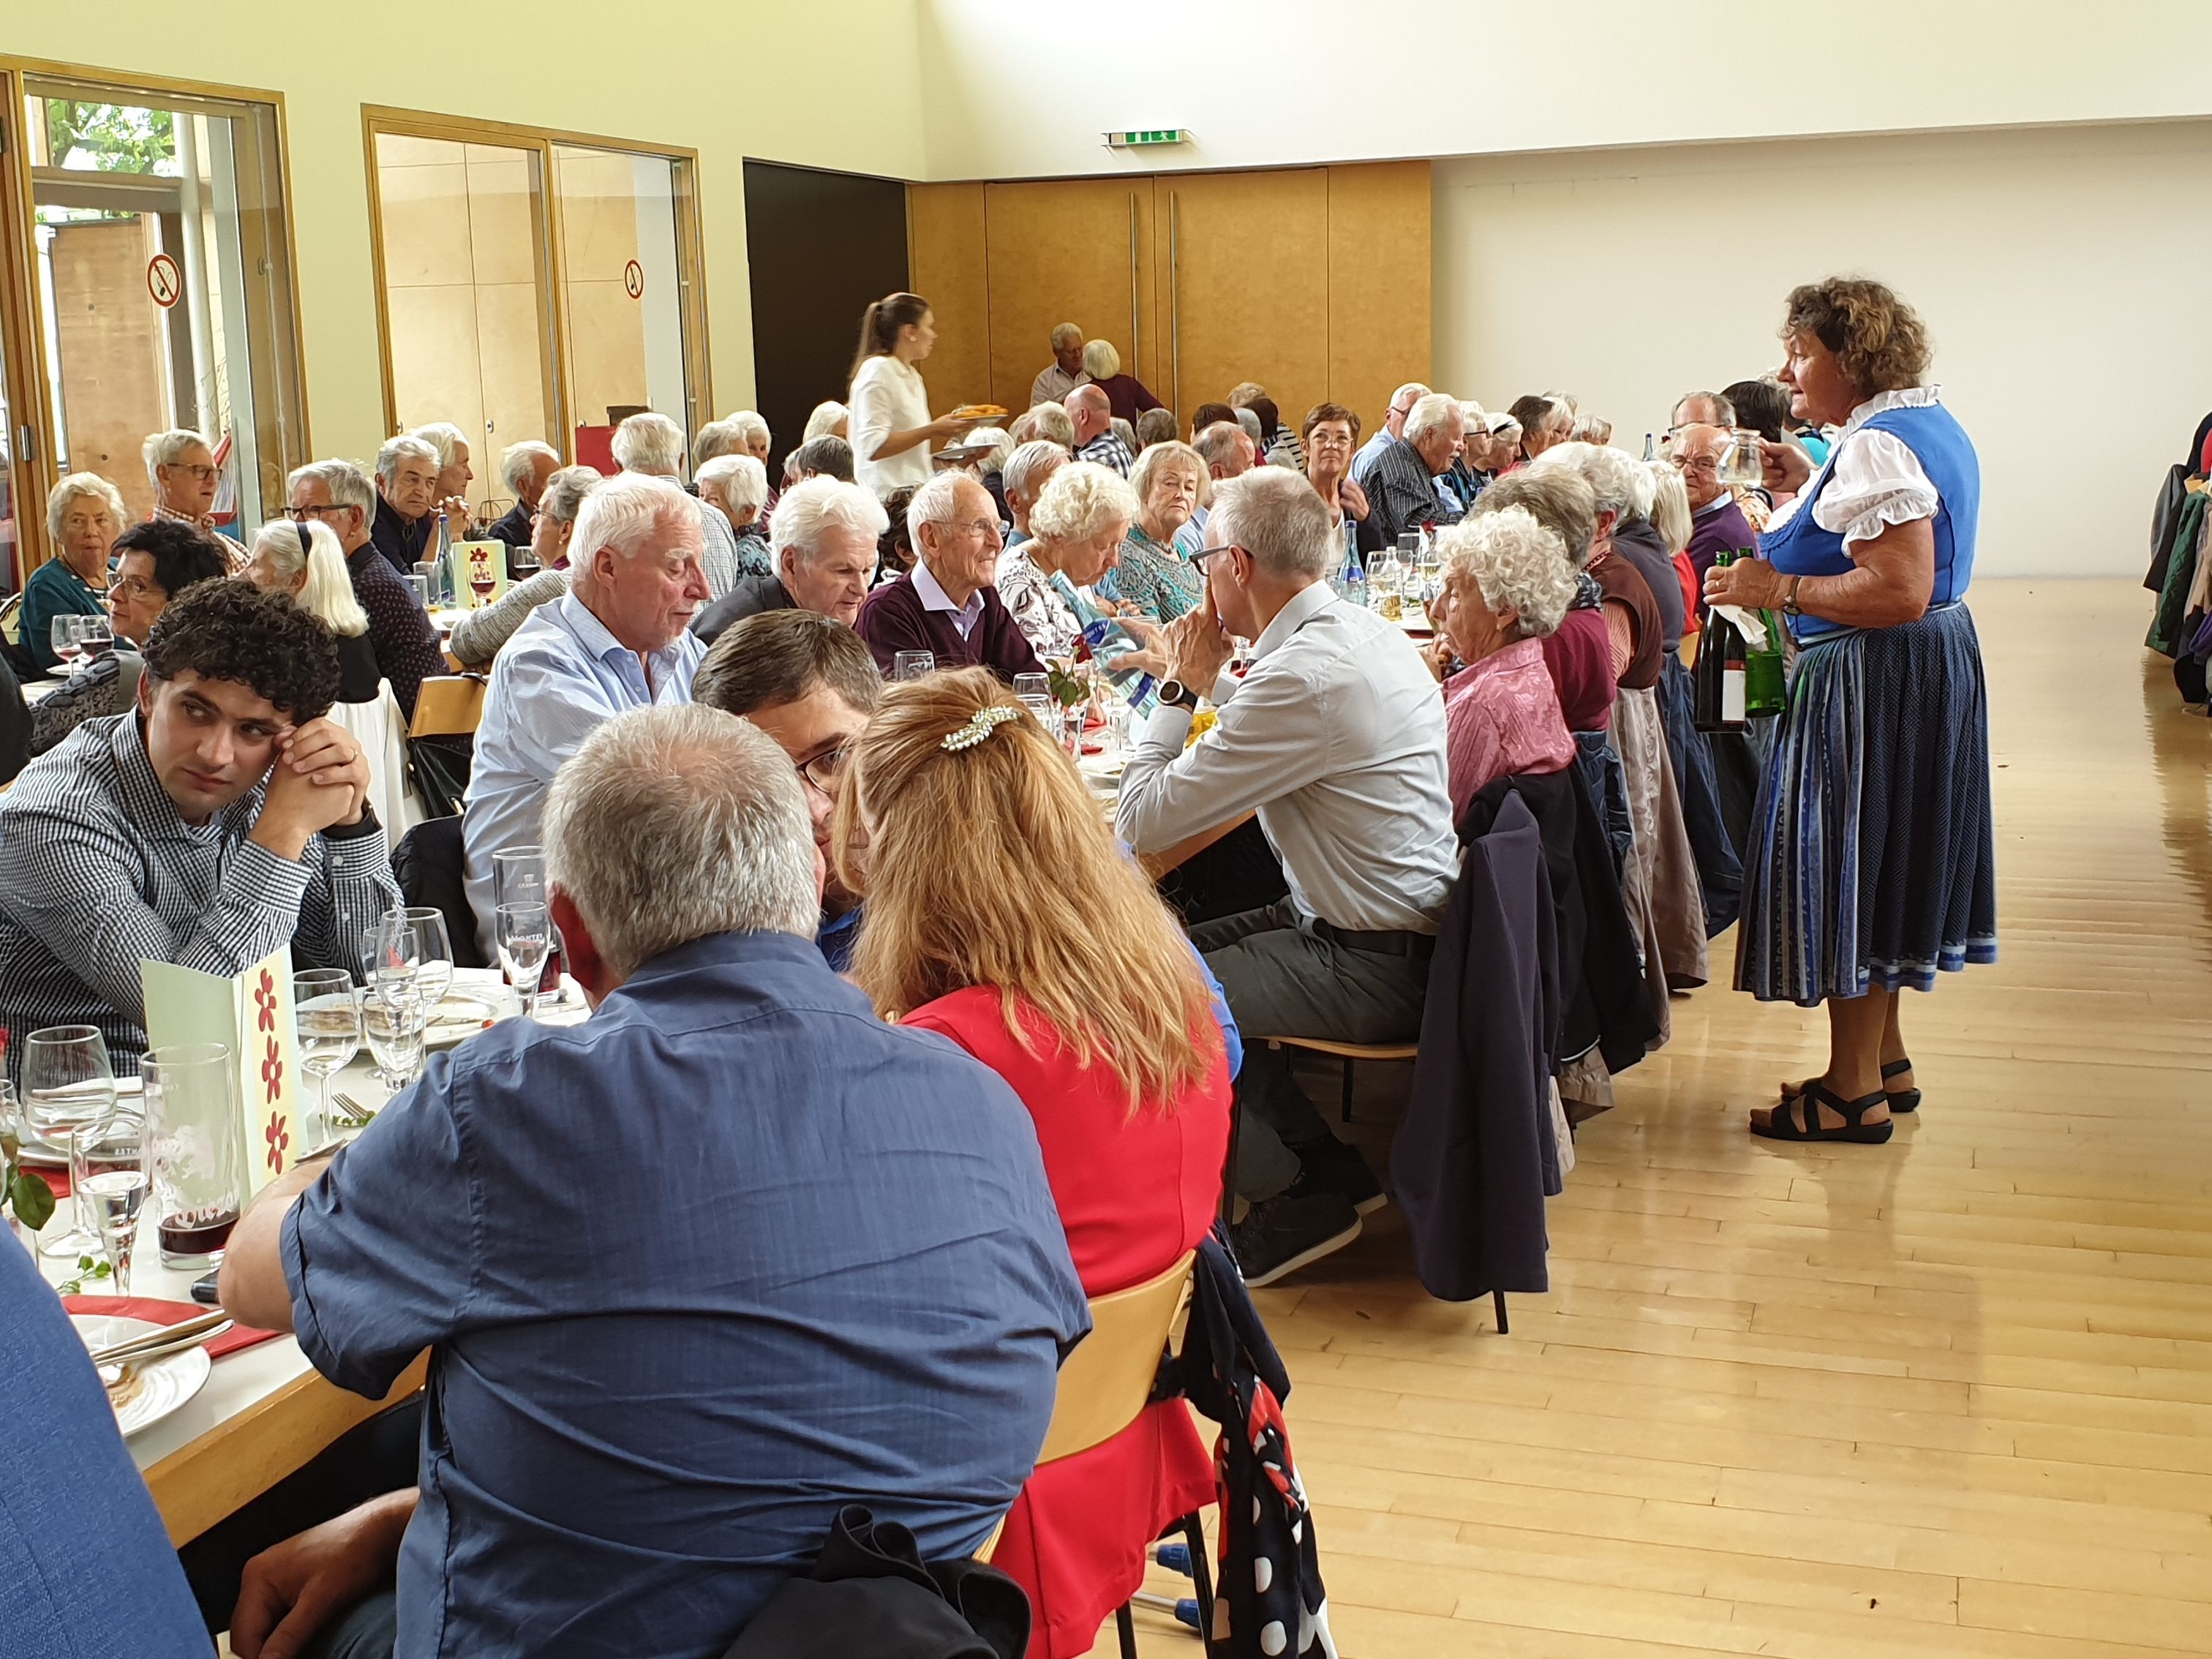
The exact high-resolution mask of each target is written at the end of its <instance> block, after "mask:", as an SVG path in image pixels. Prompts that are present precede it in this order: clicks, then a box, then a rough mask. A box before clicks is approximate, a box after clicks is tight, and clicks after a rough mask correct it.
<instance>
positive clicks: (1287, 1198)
mask: <svg viewBox="0 0 2212 1659" xmlns="http://www.w3.org/2000/svg"><path fill="white" fill-rule="evenodd" d="M1357 1237H1359V1212H1358V1211H1357V1210H1355V1209H1353V1208H1352V1205H1351V1203H1350V1202H1349V1201H1348V1200H1346V1198H1345V1197H1344V1195H1343V1194H1341V1193H1335V1192H1328V1191H1316V1192H1311V1193H1285V1194H1283V1195H1282V1196H1281V1197H1280V1198H1271V1199H1269V1200H1267V1201H1266V1202H1265V1203H1263V1204H1255V1205H1254V1206H1252V1208H1251V1210H1250V1212H1249V1213H1248V1214H1247V1215H1246V1216H1245V1218H1244V1219H1243V1221H1242V1222H1240V1223H1238V1224H1237V1227H1236V1228H1235V1229H1234V1230H1233V1231H1231V1234H1230V1243H1231V1247H1232V1248H1233V1249H1235V1250H1236V1252H1237V1265H1238V1266H1239V1267H1242V1268H1243V1271H1244V1282H1245V1283H1246V1284H1247V1285H1250V1286H1252V1288H1253V1289H1255V1290H1257V1289H1258V1288H1259V1287H1260V1286H1261V1285H1272V1284H1273V1283H1274V1282H1275V1281H1276V1280H1277V1279H1280V1278H1282V1277H1283V1276H1284V1275H1285V1273H1296V1272H1297V1270H1298V1269H1299V1268H1301V1267H1306V1266H1308V1265H1310V1263H1313V1262H1316V1261H1320V1260H1321V1259H1322V1257H1323V1256H1325V1255H1333V1254H1334V1252H1336V1251H1338V1250H1340V1249H1343V1248H1344V1247H1345V1246H1346V1245H1347V1244H1349V1243H1352V1240H1353V1239H1355V1238H1357Z"/></svg>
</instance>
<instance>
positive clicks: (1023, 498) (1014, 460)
mask: <svg viewBox="0 0 2212 1659" xmlns="http://www.w3.org/2000/svg"><path fill="white" fill-rule="evenodd" d="M1067 459H1068V453H1067V451H1066V450H1065V449H1063V448H1061V447H1060V446H1059V445H1058V444H1056V443H1054V442H1053V441H1051V440H1050V439H1049V438H1032V439H1030V441H1028V442H1027V443H1024V444H1017V445H1015V446H1014V448H1013V450H1012V453H1009V454H1008V455H1007V457H1006V461H1005V463H1004V464H1003V465H1001V466H1000V469H999V487H1000V489H1004V490H1005V491H1006V514H1007V516H1008V517H1009V518H1011V519H1012V520H1013V529H1012V532H1011V533H1009V534H1008V536H1007V537H1006V546H1007V549H1008V550H1012V549H1014V548H1017V547H1019V546H1020V545H1021V544H1023V543H1024V542H1025V541H1027V540H1029V538H1030V513H1033V512H1034V511H1036V504H1037V497H1038V496H1040V495H1043V494H1044V487H1045V485H1046V483H1048V482H1049V481H1050V479H1051V477H1052V475H1053V474H1054V472H1056V471H1059V470H1060V466H1061V465H1062V464H1063V463H1064V462H1066V460H1067Z"/></svg>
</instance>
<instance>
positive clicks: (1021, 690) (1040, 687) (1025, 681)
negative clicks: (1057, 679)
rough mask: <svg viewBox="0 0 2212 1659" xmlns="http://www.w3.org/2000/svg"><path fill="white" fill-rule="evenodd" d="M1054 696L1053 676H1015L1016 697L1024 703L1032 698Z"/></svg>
mask: <svg viewBox="0 0 2212 1659" xmlns="http://www.w3.org/2000/svg"><path fill="white" fill-rule="evenodd" d="M1014 696H1015V698H1016V699H1017V700H1018V701H1019V702H1028V701H1029V700H1030V698H1031V697H1049V696H1052V676H1051V675H1049V674H1017V675H1015V676H1014Z"/></svg>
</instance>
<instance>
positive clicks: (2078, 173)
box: [1434, 8, 2212, 576]
mask: <svg viewBox="0 0 2212 1659" xmlns="http://www.w3.org/2000/svg"><path fill="white" fill-rule="evenodd" d="M2208 9H2209V10H2212V8H2208ZM2208 168H2212V123H2198V122H2189V123H2179V124H2172V125H2140V126H2108V127H2099V128H2079V129H2069V130H2059V131H2047V130H2046V131H2032V132H2028V131H2015V132H1989V133H1975V134H1950V135H1942V136H1937V135H1927V136H1921V137H1898V138H1857V139H1842V140H1828V141H1824V142H1801V141H1792V142H1779V143H1755V144H1738V145H1711V146H1699V147H1683V148H1669V149H1639V150H1610V151H1602V152H1594V153H1586V154H1578V155H1544V156H1518V157H1497V158H1488V159H1471V160H1462V161H1440V162H1438V163H1437V167H1436V172H1435V189H1436V210H1435V221H1434V226H1435V228H1434V234H1435V251H1436V286H1435V293H1436V331H1435V375H1436V382H1437V385H1439V386H1445V387H1449V389H1451V390H1453V391H1455V392H1461V393H1462V394H1464V395H1468V396H1472V397H1474V398H1480V400H1481V401H1482V402H1483V404H1485V405H1486V407H1492V408H1497V407H1503V406H1504V404H1507V403H1510V401H1511V400H1512V399H1513V398H1516V397H1517V396H1519V395H1521V394H1522V393H1524V392H1541V391H1546V390H1552V389H1565V390H1568V391H1571V392H1574V393H1575V394H1576V396H1577V398H1579V399H1580V401H1581V403H1582V405H1583V408H1584V409H1586V410H1589V411H1591V412H1593V413H1596V414H1601V415H1603V416H1607V418H1609V419H1610V420H1612V421H1613V423H1614V430H1613V441H1614V442H1615V443H1616V444H1620V445H1626V446H1627V447H1632V448H1634V449H1637V450H1638V451H1639V452H1640V451H1641V448H1642V445H1643V441H1644V432H1645V431H1646V430H1647V429H1661V428H1664V426H1665V425H1666V422H1667V418H1668V411H1669V409H1670V407H1671V405H1672V403H1673V401H1674V398H1675V396H1676V395H1677V394H1678V393H1680V392H1683V391H1685V390H1686V389H1689V388H1691V387H1693V386H1722V385H1724V384H1726V383H1727V382H1729V381H1731V380H1744V379H1747V378H1750V377H1752V376H1753V375H1755V374H1760V373H1762V372H1765V370H1767V369H1769V368H1772V367H1773V366H1774V365H1775V364H1776V363H1777V362H1778V360H1779V350H1778V346H1777V344H1776V341H1775V331H1776V329H1777V327H1778V325H1779V323H1780V320H1781V315H1782V302H1783V298H1784V295H1786V294H1787V292H1788V291H1789V289H1790V288H1791V287H1792V286H1793V285H1795V284H1796V283H1801V282H1807V281H1811V280H1814V279H1815V278H1818V277H1820V276H1826V275H1830V274H1833V273H1837V272H1850V273H1857V274H1864V275H1869V276H1878V277H1880V278H1881V279H1882V280H1883V281H1885V282H1887V283H1892V284H1893V286H1895V287H1896V288H1897V289H1899V291H1900V292H1901V293H1902V294H1903V295H1905V298H1906V299H1907V300H1908V301H1911V304H1912V305H1913V306H1914V307H1915V308H1916V309H1917V310H1918V311H1919V313H1921V316H1922V317H1923V319H1924V320H1925V321H1926V322H1927V324H1928V325H1929V329H1930V331H1932V333H1933V334H1934V336H1935V340H1936V362H1935V367H1934V370H1933V378H1934V379H1935V380H1937V381H1939V382H1940V383H1941V384H1942V386H1943V388H1944V396H1945V399H1946V401H1947V402H1948V404H1950V405H1951V407H1952V409H1953V410H1954V412H1955V413H1956V414H1957V415H1958V416H1959V417H1960V420H1961V421H1962V422H1964V423H1965V425H1966V429H1967V431H1968V432H1969V433H1970V434H1971V435H1972V437H1973V440H1974V442H1975V446H1976V447H1977V448H1978V450H1979V452H1980V454H1981V460H1982V469H1983V508H1982V521H1981V540H1980V552H1979V556H1978V557H1979V562H1978V567H1977V568H1978V569H1979V570H1981V571H1984V572H1986V573H1988V574H2007V575H2024V574H2057V573H2064V574H2112V575H2124V574H2130V573H2132V574H2136V575H2138V576H2140V574H2141V573H2142V568H2143V566H2144V564H2145V562H2147V558H2148V546H2147V542H2148V523H2149V517H2150V504H2151V500H2152V495H2153V493H2154V490H2155V489H2156V487H2157V484H2158V482H2159V480H2160V478H2161V477H2163V476H2164V474H2165V471H2166V467H2167V466H2168V465H2171V464H2172V462H2173V461H2175V460H2178V459H2180V457H2181V453H2182V451H2183V450H2184V449H2185V448H2186V447H2187V446H2188V442H2189V438H2190V435H2191V432H2192V431H2194V429H2195V428H2196V424H2197V421H2198V419H2199V418H2200V417H2201V416H2203V413H2204V411H2205V410H2206V409H2207V408H2208V407H2212V326H2208V323H2207V312H2206V304H2205V302H2206V299H2207V296H2208V294H2212V215H2208V214H2207V213H2206V212H2205V210H2204V208H2203V203H2204V201H2205V199H2206V196H2207V179H2208V176H2212V175H2209V174H2208Z"/></svg>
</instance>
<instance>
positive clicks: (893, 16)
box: [0, 0, 922, 456]
mask: <svg viewBox="0 0 2212 1659" xmlns="http://www.w3.org/2000/svg"><path fill="white" fill-rule="evenodd" d="M0 52H5V53H7V54H9V56H10V57H20V58H38V59H45V60H49V61H51V62H53V63H56V64H67V65H70V66H73V67H80V68H82V69H84V70H90V71H94V72H100V71H105V72H107V73H111V74H113V75H116V76H125V77H127V76H131V75H147V76H166V77H169V78H172V79H179V80H189V81H198V82H210V83H215V84H217V85H221V86H228V87H242V88H256V89H261V90H266V91H275V92H280V93H282V94H283V95H284V101H285V116H286V124H287V133H286V137H287V150H286V155H287V161H288V162H289V178H290V184H291V189H292V210H293V223H294V226H295V229H296V231H297V251H298V260H299V265H298V270H299V298H300V313H301V333H302V343H303V346H304V349H305V354H306V364H307V406H308V419H309V422H310V425H311V439H312V444H313V449H314V451H315V453H317V454H321V455H331V454H339V455H350V456H367V455H370V454H373V453H374V451H375V448H376V446H377V444H378V442H379V441H380V440H381V438H382V437H383V435H384V393H383V381H382V377H381V370H380V358H379V347H378V341H377V326H376V296H375V292H374V277H373V276H372V268H371V264H370V256H369V224H368V175H367V166H366V159H365V157H364V155H363V153H362V114H361V111H362V105H364V104H377V105H386V106H392V107H396V108H400V109H410V110H422V111H428V112H435V113H438V114H446V115H465V116H471V117H477V118H483V119H487V120H494V121H512V122H520V123H523V124H526V125H536V126H544V127H555V128H561V129H565V130H568V131H574V132H580V133H590V134H596V135H601V136H605V137H619V138H626V139H633V140H637V141H641V142H651V143H665V144H667V145H670V146H671V147H677V148H682V149H695V150H696V151H697V152H698V154H699V193H700V203H701V216H702V223H701V234H702V239H703V243H704V251H705V256H706V278H707V301H708V340H709V343H710V345H711V348H712V351H713V367H714V412H715V413H716V414H717V415H720V414H726V413H727V412H728V411H729V410H732V409H736V408H739V407H742V406H743V405H744V404H746V403H747V402H749V401H750V398H751V394H752V383H753V373H752V314H751V307H750V297H749V291H748V283H747V281H746V249H745V226H744V167H743V163H744V158H745V157H747V156H753V157H756V158H759V159H763V160H768V161H788V162H793V163H796V164H799V165H802V166H810V167H835V168H839V169H843V170H846V171H850V172H855V173H880V174H883V175H884V176H887V177H891V178H908V177H915V176H919V174H920V173H921V156H922V115H921V94H920V90H919V88H917V87H916V86H915V82H914V78H913V73H912V70H913V65H914V64H915V62H916V60H917V56H918V52H917V47H916V43H915V8H914V5H913V3H912V0H781V3H763V0H705V3H697V0H695V3H678V4H674V5H660V6H630V5H624V4H621V3H596V4H584V3H580V0H535V3H532V0H518V3H509V4H487V3H484V0H429V3H426V4H422V5H413V6H409V5H401V6H388V5H377V6H370V5H366V4H360V3H348V0H336V3H332V0H321V3H313V4H304V5H303V4H298V3H293V4H278V3H270V0H189V3H181V4H180V3H177V0H76V3H63V4H58V5H57V4H53V3H52V0H36V3H33V0H0ZM9 129H10V131H20V130H21V118H20V116H19V115H16V114H15V112H10V120H9Z"/></svg>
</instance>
